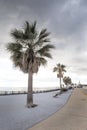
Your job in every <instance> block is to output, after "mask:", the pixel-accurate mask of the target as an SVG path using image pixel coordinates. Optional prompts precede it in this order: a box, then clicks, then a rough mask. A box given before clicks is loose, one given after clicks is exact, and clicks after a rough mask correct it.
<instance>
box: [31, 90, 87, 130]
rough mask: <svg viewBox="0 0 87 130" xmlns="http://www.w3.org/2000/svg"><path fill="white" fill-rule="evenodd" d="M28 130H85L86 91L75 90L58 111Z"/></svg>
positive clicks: (86, 118) (86, 120) (86, 121)
mask: <svg viewBox="0 0 87 130" xmlns="http://www.w3.org/2000/svg"><path fill="white" fill-rule="evenodd" d="M29 130H87V90H85V89H79V88H78V89H75V90H74V91H73V93H72V95H71V97H70V99H69V101H68V103H67V104H66V105H65V106H64V107H63V108H62V109H61V110H60V111H58V112H56V113H55V114H54V115H52V116H50V117H49V118H48V119H46V120H44V121H42V122H40V123H39V124H37V125H35V126H34V127H32V128H30V129H29Z"/></svg>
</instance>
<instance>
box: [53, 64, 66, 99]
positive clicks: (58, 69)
mask: <svg viewBox="0 0 87 130" xmlns="http://www.w3.org/2000/svg"><path fill="white" fill-rule="evenodd" d="M65 68H66V66H65V65H63V64H60V63H59V64H57V65H56V67H54V68H53V72H57V77H58V78H59V80H60V90H61V91H62V84H61V79H62V78H63V75H64V72H66V70H65ZM57 95H58V94H56V95H55V96H54V97H56V96H57Z"/></svg>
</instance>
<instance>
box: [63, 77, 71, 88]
mask: <svg viewBox="0 0 87 130" xmlns="http://www.w3.org/2000/svg"><path fill="white" fill-rule="evenodd" d="M63 82H64V83H65V85H66V87H67V86H68V85H71V84H72V80H71V78H70V77H66V76H65V77H64V78H63Z"/></svg>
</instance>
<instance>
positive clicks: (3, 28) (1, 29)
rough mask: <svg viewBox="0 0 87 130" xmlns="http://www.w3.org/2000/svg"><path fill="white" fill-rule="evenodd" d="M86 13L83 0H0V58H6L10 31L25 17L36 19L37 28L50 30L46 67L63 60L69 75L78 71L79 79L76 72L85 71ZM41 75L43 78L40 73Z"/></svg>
mask: <svg viewBox="0 0 87 130" xmlns="http://www.w3.org/2000/svg"><path fill="white" fill-rule="evenodd" d="M86 16H87V1H86V0H21V1H20V0H14V1H13V0H0V45H1V46H0V58H2V57H3V59H4V58H9V57H8V54H7V51H6V50H5V49H4V48H5V44H6V43H8V42H9V41H11V40H12V39H11V36H10V31H11V30H12V29H14V28H18V29H21V28H22V27H23V24H24V22H25V21H26V20H28V21H29V22H33V21H34V20H36V21H37V29H39V30H41V28H47V29H48V31H50V32H51V35H50V38H51V43H52V44H54V45H55V46H56V49H55V50H53V51H52V55H53V60H52V61H50V60H48V66H47V67H49V66H50V70H51V69H52V68H53V67H54V66H55V65H56V63H63V64H65V65H66V66H68V67H69V68H67V69H69V72H70V75H71V76H72V75H74V76H73V77H74V78H75V79H77V78H76V76H77V75H78V74H79V76H78V79H79V78H80V73H81V74H82V72H83V74H85V73H86V65H87V61H86V59H87V53H86V51H87V36H86V35H87V17H86ZM0 60H1V59H0ZM83 66H85V67H83ZM1 67H2V68H3V66H1V65H0V68H1ZM10 67H11V66H8V69H10ZM11 71H12V70H11ZM12 72H13V71H12ZM40 72H41V73H42V74H43V73H44V71H43V72H42V71H41V70H40ZM48 73H49V70H47V74H48ZM75 74H76V76H75ZM38 75H39V74H38ZM40 75H41V74H40ZM83 77H84V76H83ZM52 78H53V77H52ZM42 79H43V81H46V82H47V80H46V79H45V78H44V77H42ZM42 79H41V81H42ZM53 79H54V81H55V78H53ZM78 79H77V80H78ZM35 80H36V79H35ZM39 80H40V78H39ZM49 80H52V79H51V77H49V78H48V81H49ZM85 81H86V80H85ZM35 82H36V81H35Z"/></svg>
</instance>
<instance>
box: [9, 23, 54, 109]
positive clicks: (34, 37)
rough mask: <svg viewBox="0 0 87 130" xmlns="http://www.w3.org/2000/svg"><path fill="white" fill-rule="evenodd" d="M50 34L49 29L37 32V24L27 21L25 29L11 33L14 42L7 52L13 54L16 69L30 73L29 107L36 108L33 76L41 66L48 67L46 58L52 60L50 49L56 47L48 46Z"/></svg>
mask: <svg viewBox="0 0 87 130" xmlns="http://www.w3.org/2000/svg"><path fill="white" fill-rule="evenodd" d="M49 34H50V33H48V32H47V29H42V30H41V31H40V32H37V30H36V22H34V23H32V24H30V23H29V22H28V21H26V22H25V24H24V28H23V29H21V30H17V29H14V30H13V31H12V32H11V36H12V37H13V38H14V41H13V42H11V43H8V45H7V50H8V51H10V53H11V59H12V61H13V63H14V65H15V67H19V68H20V70H22V71H23V72H24V73H28V94H27V107H34V104H33V90H32V89H33V88H32V87H33V74H34V73H37V72H38V69H39V66H40V65H46V63H47V59H46V57H47V58H52V56H51V54H50V49H53V48H54V46H53V45H51V44H48V42H50V41H49V38H48V36H49Z"/></svg>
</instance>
